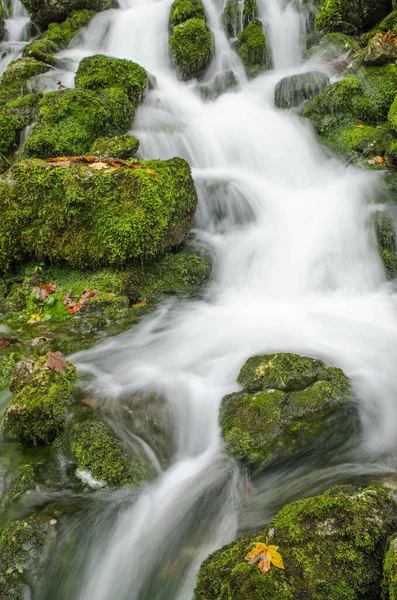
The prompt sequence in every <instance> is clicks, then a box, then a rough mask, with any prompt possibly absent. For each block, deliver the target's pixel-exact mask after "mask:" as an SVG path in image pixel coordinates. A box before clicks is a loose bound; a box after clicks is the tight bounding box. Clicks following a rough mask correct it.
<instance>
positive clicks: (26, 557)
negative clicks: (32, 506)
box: [0, 516, 56, 600]
mask: <svg viewBox="0 0 397 600" xmlns="http://www.w3.org/2000/svg"><path fill="white" fill-rule="evenodd" d="M51 530H52V531H51ZM54 535H56V534H55V530H54V529H53V528H52V527H51V526H50V525H49V524H48V523H47V522H46V520H45V519H44V518H43V517H40V516H31V517H27V518H25V519H20V520H16V521H13V522H11V523H10V524H9V525H7V526H6V527H5V528H4V529H3V531H2V532H1V535H0V600H24V599H25V598H26V597H27V594H29V597H30V596H31V590H30V592H28V590H29V589H30V586H31V585H32V584H33V585H34V583H36V582H37V578H38V576H39V575H41V571H42V569H43V567H44V563H45V549H46V547H47V550H49V547H48V546H49V539H51V538H54Z"/></svg>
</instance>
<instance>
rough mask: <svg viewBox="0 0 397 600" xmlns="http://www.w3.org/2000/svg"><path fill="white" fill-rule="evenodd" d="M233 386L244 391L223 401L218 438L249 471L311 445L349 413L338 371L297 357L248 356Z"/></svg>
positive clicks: (344, 382)
mask: <svg viewBox="0 0 397 600" xmlns="http://www.w3.org/2000/svg"><path fill="white" fill-rule="evenodd" d="M237 381H238V382H239V383H240V384H241V385H242V386H243V387H244V390H243V391H241V392H237V393H234V394H229V395H228V396H225V397H224V398H223V400H222V404H221V412H220V424H221V429H222V435H223V438H224V440H225V444H226V448H227V451H228V452H229V453H230V454H232V455H233V456H236V457H238V458H240V459H241V460H243V461H244V462H245V463H247V464H249V465H250V466H251V467H254V468H257V467H259V466H261V465H262V463H263V462H264V461H267V463H269V461H274V460H275V459H277V458H279V457H285V456H288V455H290V454H292V453H293V452H294V451H295V450H297V449H300V448H303V447H305V446H306V445H308V444H309V443H312V442H314V441H315V440H317V439H318V438H319V437H320V436H321V435H322V434H324V433H325V432H327V429H328V428H329V422H328V418H330V417H331V416H332V418H336V417H337V416H339V412H340V416H341V419H342V420H345V419H346V414H347V413H346V411H347V412H350V411H352V410H353V404H352V403H351V402H348V400H349V399H350V394H351V391H350V385H349V380H348V379H347V378H346V376H345V375H344V373H343V371H341V369H338V368H336V367H327V366H325V365H324V364H323V363H322V362H321V361H319V360H314V359H311V358H306V357H302V356H299V355H296V354H270V355H264V356H255V357H252V358H250V359H249V360H248V361H247V362H246V363H245V365H244V366H243V368H242V369H241V371H240V374H239V376H238V379H237ZM330 431H331V428H330ZM327 433H330V432H327Z"/></svg>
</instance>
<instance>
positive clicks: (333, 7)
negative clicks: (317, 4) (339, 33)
mask: <svg viewBox="0 0 397 600" xmlns="http://www.w3.org/2000/svg"><path fill="white" fill-rule="evenodd" d="M345 3H346V2H345V0H326V1H325V2H324V3H323V5H322V8H321V10H320V12H319V13H318V15H317V17H316V29H319V30H329V31H335V30H337V29H338V24H339V22H340V21H342V19H343V13H344V5H345Z"/></svg>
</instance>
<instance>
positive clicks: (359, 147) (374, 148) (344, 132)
mask: <svg viewBox="0 0 397 600" xmlns="http://www.w3.org/2000/svg"><path fill="white" fill-rule="evenodd" d="M389 129H390V126H389V125H388V124H387V123H386V124H383V125H377V126H371V125H363V124H361V125H360V126H359V127H358V126H357V125H348V126H347V127H341V128H340V129H335V130H333V131H331V132H330V133H329V134H328V135H327V136H325V137H324V138H323V142H324V144H325V145H326V146H328V147H329V148H330V149H331V150H332V151H333V152H335V154H338V155H339V156H340V157H342V158H344V159H348V160H349V161H356V162H357V161H359V160H361V159H362V158H363V157H365V158H372V157H373V156H385V155H387V154H388V152H389V148H390V145H391V143H392V141H393V139H394V135H393V133H392V132H390V130H389Z"/></svg>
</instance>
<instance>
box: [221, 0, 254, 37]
mask: <svg viewBox="0 0 397 600" xmlns="http://www.w3.org/2000/svg"><path fill="white" fill-rule="evenodd" d="M257 18H258V4H257V2H256V0H243V1H242V2H240V1H239V0H228V1H227V2H226V6H225V10H224V11H223V15H222V21H223V26H224V28H225V31H226V34H227V35H228V37H230V38H236V37H237V36H238V34H239V33H240V32H241V31H242V30H243V29H244V27H247V25H248V24H249V23H251V21H253V20H254V19H257Z"/></svg>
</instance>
